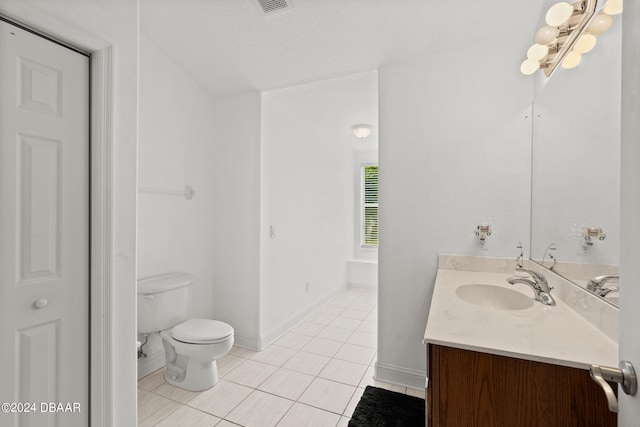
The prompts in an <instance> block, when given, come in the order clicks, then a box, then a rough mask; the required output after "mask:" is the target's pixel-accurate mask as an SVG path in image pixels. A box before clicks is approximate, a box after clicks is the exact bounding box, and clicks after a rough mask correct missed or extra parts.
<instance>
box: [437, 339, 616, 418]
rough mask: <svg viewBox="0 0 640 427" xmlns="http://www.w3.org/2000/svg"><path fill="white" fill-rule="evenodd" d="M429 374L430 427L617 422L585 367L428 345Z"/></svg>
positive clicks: (600, 390) (601, 392) (602, 393)
mask: <svg viewBox="0 0 640 427" xmlns="http://www.w3.org/2000/svg"><path fill="white" fill-rule="evenodd" d="M427 371H428V378H429V383H428V386H427V394H426V411H427V418H426V419H427V425H428V426H436V427H445V426H449V427H466V426H473V427H484V426H486V427H503V426H504V427H507V426H508V427H524V426H540V427H554V426H558V427H571V426H575V427H589V426H593V427H608V426H611V427H615V426H616V424H617V415H616V414H614V413H612V412H610V411H609V410H608V408H607V399H606V397H605V395H604V392H603V391H602V389H601V388H600V387H599V386H598V385H597V384H596V383H595V382H594V381H593V380H591V378H590V377H589V372H588V371H586V370H583V369H576V368H568V367H565V366H558V365H552V364H548V363H541V362H532V361H529V360H522V359H516V358H512V357H505V356H496V355H492V354H487V353H480V352H476V351H469V350H461V349H457V348H451V347H445V346H440V345H433V344H428V345H427ZM614 389H615V388H614Z"/></svg>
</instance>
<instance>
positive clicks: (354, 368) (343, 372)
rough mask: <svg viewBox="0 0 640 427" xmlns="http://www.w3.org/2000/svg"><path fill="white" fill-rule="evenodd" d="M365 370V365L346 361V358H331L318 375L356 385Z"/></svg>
mask: <svg viewBox="0 0 640 427" xmlns="http://www.w3.org/2000/svg"><path fill="white" fill-rule="evenodd" d="M366 370H367V366H366V365H361V364H359V363H353V362H347V361H346V360H339V359H331V360H330V361H329V363H327V366H325V367H324V369H323V370H322V372H320V374H319V375H318V376H319V377H320V378H325V379H328V380H332V381H337V382H339V383H344V384H349V385H352V386H357V385H358V384H359V383H360V381H361V380H362V377H363V375H364V373H365V371H366Z"/></svg>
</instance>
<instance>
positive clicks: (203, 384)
mask: <svg viewBox="0 0 640 427" xmlns="http://www.w3.org/2000/svg"><path fill="white" fill-rule="evenodd" d="M194 280H195V278H194V276H192V275H191V274H187V273H168V274H163V275H159V276H153V277H147V278H145V279H140V280H138V333H140V334H151V333H159V334H160V337H161V338H162V344H163V346H164V353H165V359H166V371H165V374H164V377H165V380H166V381H167V382H168V383H169V384H172V385H175V386H176V387H180V388H183V389H185V390H190V391H202V390H207V389H209V388H211V387H213V386H214V385H215V384H216V383H217V382H218V367H217V365H216V359H218V358H220V357H222V356H224V355H225V354H227V353H228V352H229V350H231V347H232V346H233V328H232V327H231V325H229V324H227V323H224V322H220V321H217V320H209V319H188V316H187V309H188V306H189V299H190V294H191V287H192V285H193V283H194Z"/></svg>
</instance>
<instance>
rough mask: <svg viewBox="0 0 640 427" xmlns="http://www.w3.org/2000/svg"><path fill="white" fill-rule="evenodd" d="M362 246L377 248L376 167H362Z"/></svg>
mask: <svg viewBox="0 0 640 427" xmlns="http://www.w3.org/2000/svg"><path fill="white" fill-rule="evenodd" d="M362 186H363V188H362V246H378V166H377V165H366V166H363V167H362Z"/></svg>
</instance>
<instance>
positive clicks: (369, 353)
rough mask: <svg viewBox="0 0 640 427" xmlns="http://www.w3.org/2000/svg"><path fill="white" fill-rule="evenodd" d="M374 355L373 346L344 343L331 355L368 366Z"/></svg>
mask: <svg viewBox="0 0 640 427" xmlns="http://www.w3.org/2000/svg"><path fill="white" fill-rule="evenodd" d="M375 355H376V349H375V348H370V347H362V346H359V345H353V344H349V343H345V344H344V345H343V346H342V347H341V348H340V350H338V352H337V353H336V354H335V355H334V356H333V357H334V358H336V359H340V360H347V361H349V362H355V363H361V364H363V365H367V366H369V364H370V363H371V361H372V360H373V357H374V356H375Z"/></svg>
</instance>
